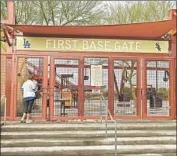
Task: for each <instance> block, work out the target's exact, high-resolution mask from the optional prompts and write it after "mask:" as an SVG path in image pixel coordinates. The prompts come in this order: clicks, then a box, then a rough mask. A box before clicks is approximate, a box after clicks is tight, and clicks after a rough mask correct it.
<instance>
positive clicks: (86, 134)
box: [1, 130, 176, 139]
mask: <svg viewBox="0 0 177 156" xmlns="http://www.w3.org/2000/svg"><path fill="white" fill-rule="evenodd" d="M114 135H115V131H114V130H110V131H108V137H113V136H114ZM175 135H176V131H172V130H157V131H155V130H154V131H150V130H119V131H118V132H117V136H118V137H148V136H175ZM36 136H37V137H38V138H65V137H66V136H67V137H70V138H78V137H79V138H90V137H95V138H98V137H105V131H103V130H102V131H42V132H39V131H33V132H30V131H28V132H21V131H19V132H2V133H1V139H18V138H21V139H22V138H23V139H25V138H26V139H27V138H31V139H32V138H36Z"/></svg>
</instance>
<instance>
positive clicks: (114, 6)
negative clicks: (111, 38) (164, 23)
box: [104, 1, 176, 24]
mask: <svg viewBox="0 0 177 156" xmlns="http://www.w3.org/2000/svg"><path fill="white" fill-rule="evenodd" d="M105 7H107V8H108V10H106V11H105V18H104V19H105V21H104V24H127V23H138V22H150V21H157V20H165V19H168V11H169V10H170V9H172V8H175V7H176V6H175V3H174V2H173V1H131V2H130V1H117V2H112V3H111V2H107V3H105Z"/></svg>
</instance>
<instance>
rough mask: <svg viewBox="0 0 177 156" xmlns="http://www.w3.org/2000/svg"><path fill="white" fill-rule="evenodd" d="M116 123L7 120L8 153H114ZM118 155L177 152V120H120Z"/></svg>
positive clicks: (41, 155) (3, 138)
mask: <svg viewBox="0 0 177 156" xmlns="http://www.w3.org/2000/svg"><path fill="white" fill-rule="evenodd" d="M114 128H115V125H114V124H113V123H108V129H109V130H108V135H107V136H108V137H107V138H106V135H105V123H102V124H101V123H99V122H95V121H94V122H67V123H65V122H64V123H63V122H60V123H33V124H19V123H18V122H11V123H7V124H6V125H5V126H3V127H2V129H1V130H2V132H1V155H4V156H22V155H23V156H50V155H52V156H53V155H56V156H114V151H115V145H114V143H115V138H114V136H115V133H114V132H115V131H114ZM117 129H118V132H117V135H118V139H117V140H118V145H117V149H118V156H135V155H136V156H140V155H141V156H150V155H151V156H176V122H175V121H163V122H162V121H152V122H151V121H144V122H142V121H133V122H132V121H129V122H128V121H125V122H124V121H118V124H117Z"/></svg>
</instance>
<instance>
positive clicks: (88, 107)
mask: <svg viewBox="0 0 177 156" xmlns="http://www.w3.org/2000/svg"><path fill="white" fill-rule="evenodd" d="M93 68H99V69H100V70H101V72H100V74H101V75H100V77H96V76H99V75H98V74H99V73H94V72H92V71H91V69H93ZM98 71H99V70H97V71H96V72H98ZM92 78H95V79H99V78H100V83H101V84H100V85H98V86H94V85H93V84H92ZM101 94H103V96H104V97H105V100H106V101H105V103H106V105H101V103H100V96H101ZM106 106H108V58H103V57H100V58H93V57H91V58H84V117H85V118H95V117H97V118H98V117H99V116H100V114H102V115H105V113H106V109H105V107H106Z"/></svg>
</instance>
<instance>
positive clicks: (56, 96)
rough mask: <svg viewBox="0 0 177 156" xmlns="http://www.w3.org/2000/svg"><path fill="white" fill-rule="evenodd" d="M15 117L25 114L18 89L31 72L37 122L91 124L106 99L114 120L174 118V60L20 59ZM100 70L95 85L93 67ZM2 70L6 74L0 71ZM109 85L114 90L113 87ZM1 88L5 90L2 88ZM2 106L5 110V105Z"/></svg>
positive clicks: (16, 83) (16, 79) (15, 97)
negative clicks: (82, 121) (98, 83)
mask: <svg viewBox="0 0 177 156" xmlns="http://www.w3.org/2000/svg"><path fill="white" fill-rule="evenodd" d="M16 60H17V61H16V64H15V65H16V69H15V70H16V71H15V73H16V74H15V76H14V78H13V79H12V80H13V82H14V83H13V84H15V92H14V95H15V96H14V97H13V98H14V108H13V111H14V112H15V115H14V117H15V118H16V117H20V116H21V115H22V113H23V102H22V94H21V91H20V88H21V86H22V83H23V82H24V80H25V79H26V75H27V73H28V72H32V73H33V74H34V75H35V76H36V79H37V81H38V83H39V84H40V85H41V94H42V96H41V98H40V99H37V100H36V101H35V104H34V108H33V111H32V116H33V118H36V119H49V120H60V119H66V120H69V119H80V118H84V119H89V118H93V119H94V118H95V119H96V118H99V117H100V113H101V114H102V115H104V114H105V111H106V109H105V107H106V105H105V106H103V105H100V96H101V95H104V97H105V100H106V104H107V106H108V107H109V108H111V109H112V108H113V109H112V110H111V113H112V115H113V116H114V117H115V118H129V119H133V118H139V119H141V118H143V119H149V118H154V119H156V118H171V117H172V115H173V112H174V111H173V108H175V107H174V100H173V96H174V95H173V89H174V86H172V84H173V81H174V78H173V68H172V67H173V66H172V63H171V60H170V59H169V60H165V59H164V60H163V59H162V60H160V59H159V60H157V59H156V60H145V59H142V58H138V57H134V58H130V57H129V58H126V57H124V58H117V57H116V58H109V57H98V56H97V57H79V56H77V58H73V56H72V57H71V56H70V57H68V58H63V57H61V56H60V57H56V56H52V55H51V56H26V55H17V56H16ZM96 66H101V70H102V72H101V73H102V75H101V79H102V84H101V86H100V87H96V86H92V82H91V78H92V77H93V76H94V75H93V73H91V68H92V67H96ZM2 71H3V70H2ZM109 84H110V85H111V86H110V85H109ZM2 89H3V88H2ZM1 107H2V106H1Z"/></svg>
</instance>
